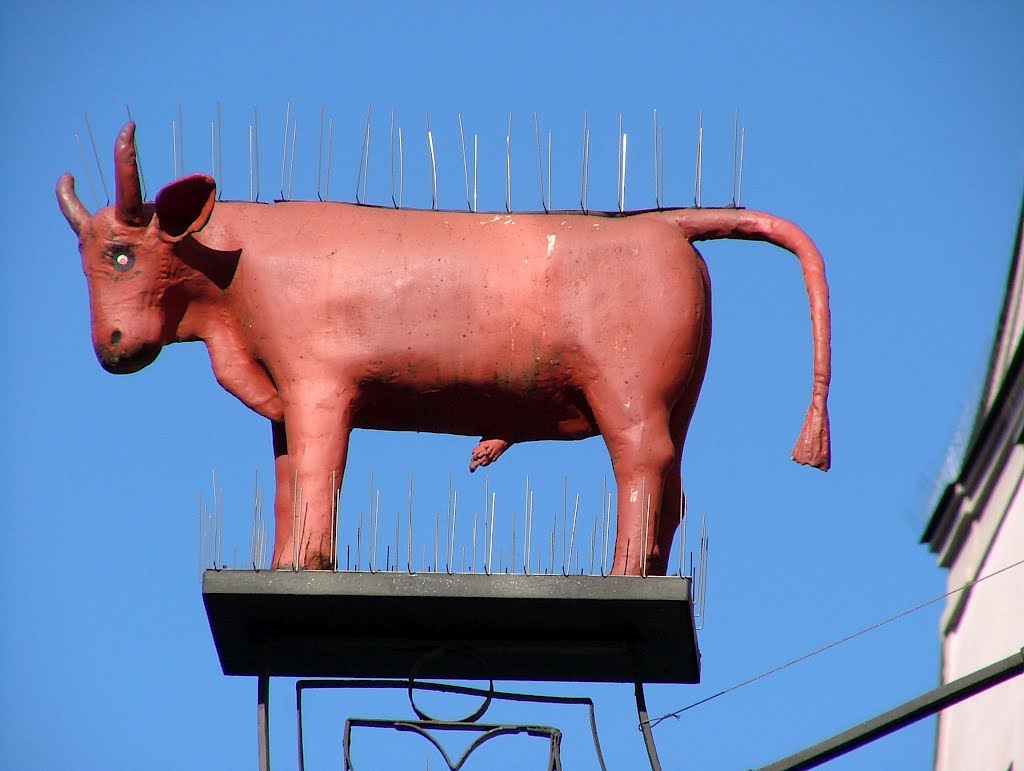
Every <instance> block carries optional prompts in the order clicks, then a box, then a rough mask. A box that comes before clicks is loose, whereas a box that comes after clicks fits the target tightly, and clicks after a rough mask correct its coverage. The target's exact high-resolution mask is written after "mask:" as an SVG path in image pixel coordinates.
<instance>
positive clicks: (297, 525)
mask: <svg viewBox="0 0 1024 771" xmlns="http://www.w3.org/2000/svg"><path fill="white" fill-rule="evenodd" d="M331 391H334V389H331ZM277 425H279V424H275V435H274V440H275V441H274V445H275V447H274V449H275V454H277V461H276V470H277V495H276V497H275V502H274V514H275V520H276V538H275V540H274V561H273V567H275V568H286V569H287V568H292V569H300V568H301V569H305V570H328V569H330V568H332V567H333V566H334V564H335V560H336V557H337V555H336V554H335V532H334V527H335V521H336V520H335V516H334V507H335V505H336V501H337V493H338V490H339V489H340V488H341V478H342V474H343V473H344V471H345V460H346V457H347V455H348V441H349V434H350V433H351V432H352V395H351V392H347V393H343V394H338V393H336V392H333V393H329V395H328V393H327V392H324V393H323V394H320V395H316V394H309V395H304V396H303V397H302V398H300V399H299V400H289V401H288V403H287V407H286V409H285V423H284V431H283V436H282V437H281V440H282V442H281V443H279V441H278V431H277V429H276V426H277ZM279 444H280V445H281V446H279Z"/></svg>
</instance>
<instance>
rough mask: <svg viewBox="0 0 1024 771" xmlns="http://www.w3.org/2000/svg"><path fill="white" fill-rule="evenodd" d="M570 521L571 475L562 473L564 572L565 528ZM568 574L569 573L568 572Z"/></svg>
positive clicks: (563, 568)
mask: <svg viewBox="0 0 1024 771" xmlns="http://www.w3.org/2000/svg"><path fill="white" fill-rule="evenodd" d="M568 522H569V475H568V474H562V572H565V563H566V559H567V557H568V555H567V554H566V551H565V550H566V540H565V528H566V526H567V525H568ZM566 575H568V573H566Z"/></svg>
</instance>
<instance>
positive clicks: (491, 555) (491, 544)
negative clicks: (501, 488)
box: [484, 493, 497, 575]
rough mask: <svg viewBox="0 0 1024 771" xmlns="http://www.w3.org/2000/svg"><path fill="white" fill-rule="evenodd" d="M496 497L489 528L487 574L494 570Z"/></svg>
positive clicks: (485, 503)
mask: <svg viewBox="0 0 1024 771" xmlns="http://www.w3.org/2000/svg"><path fill="white" fill-rule="evenodd" d="M496 503H497V500H496V498H495V497H494V495H493V494H492V496H491V525H490V527H489V528H488V529H487V575H491V574H492V573H493V572H494V509H495V505H496ZM484 511H485V512H486V511H487V494H486V493H485V494H484Z"/></svg>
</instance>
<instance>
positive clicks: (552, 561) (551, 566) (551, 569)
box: [548, 517, 555, 574]
mask: <svg viewBox="0 0 1024 771" xmlns="http://www.w3.org/2000/svg"><path fill="white" fill-rule="evenodd" d="M550 557H551V559H550V561H549V562H548V568H549V570H548V572H549V573H552V574H554V572H555V520H554V518H553V517H552V519H551V553H550Z"/></svg>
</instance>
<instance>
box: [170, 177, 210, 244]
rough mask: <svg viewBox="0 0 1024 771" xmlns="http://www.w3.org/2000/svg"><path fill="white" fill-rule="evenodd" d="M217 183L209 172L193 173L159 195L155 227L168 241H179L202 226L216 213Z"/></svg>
mask: <svg viewBox="0 0 1024 771" xmlns="http://www.w3.org/2000/svg"><path fill="white" fill-rule="evenodd" d="M216 199H217V183H216V182H214V181H213V178H212V177H209V176H207V175H206V174H190V175H189V176H187V177H182V178H181V179H176V180H174V181H173V182H170V183H168V184H167V185H165V186H164V187H163V188H161V190H160V192H159V193H157V194H156V202H155V203H156V223H155V224H156V226H157V227H158V228H159V229H160V231H161V233H162V234H163V236H164V238H166V239H167V240H168V241H180V240H181V239H183V238H185V236H189V235H191V234H192V233H196V232H198V231H200V230H202V229H203V227H204V226H205V225H206V223H207V222H208V221H209V220H210V214H212V213H213V204H214V202H215V201H216Z"/></svg>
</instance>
